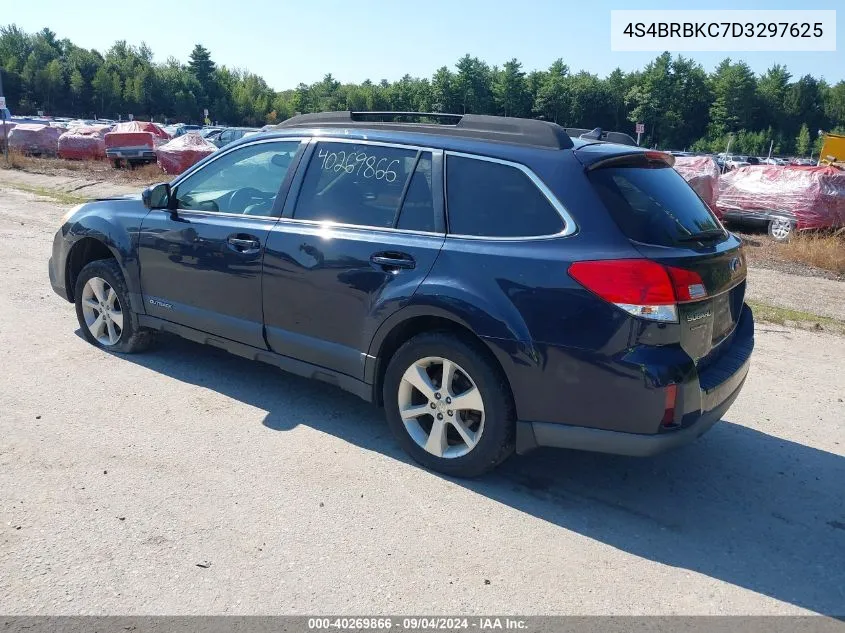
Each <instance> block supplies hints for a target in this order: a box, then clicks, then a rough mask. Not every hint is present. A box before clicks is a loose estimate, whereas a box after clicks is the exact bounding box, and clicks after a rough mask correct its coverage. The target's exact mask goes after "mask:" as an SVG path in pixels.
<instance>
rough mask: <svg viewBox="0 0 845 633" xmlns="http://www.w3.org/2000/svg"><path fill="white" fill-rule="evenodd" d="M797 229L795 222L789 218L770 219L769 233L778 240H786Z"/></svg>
mask: <svg viewBox="0 0 845 633" xmlns="http://www.w3.org/2000/svg"><path fill="white" fill-rule="evenodd" d="M794 231H795V223H794V222H793V221H792V220H790V219H788V218H772V219H771V220H769V235H770V236H771V237H772V239H773V240H775V241H776V242H786V241H788V240H789V238H790V237H792V234H793V233H794Z"/></svg>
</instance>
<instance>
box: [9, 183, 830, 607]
mask: <svg viewBox="0 0 845 633" xmlns="http://www.w3.org/2000/svg"><path fill="white" fill-rule="evenodd" d="M66 208H67V207H66V206H64V207H63V206H61V205H58V204H56V203H55V202H51V201H45V200H39V199H37V198H35V197H34V196H33V195H32V194H26V193H22V192H20V191H17V190H12V189H2V188H0V262H2V263H3V266H4V270H5V275H4V277H3V282H2V283H0V365H2V376H3V378H2V380H1V381H0V604H2V605H3V612H4V613H6V614H24V613H30V614H34V613H41V614H43V613H49V614H71V613H73V614H79V613H84V614H142V613H143V614H199V613H221V614H222V613H240V614H253V613H254V614H257V613H261V614H272V613H326V612H333V613H356V614H364V613H491V612H496V613H502V612H506V613H521V614H530V613H579V614H596V613H611V614H673V613H684V614H705V613H706V614H740V613H741V614H790V613H802V612H821V613H839V614H842V613H845V495H843V482H845V403H843V400H845V380H843V378H842V366H843V358H845V338H843V337H837V336H833V335H830V334H827V333H824V332H822V333H813V332H806V331H799V330H791V329H788V328H784V327H780V326H773V325H765V324H761V325H759V326H758V329H757V349H756V351H755V356H754V360H753V365H752V370H751V374H750V376H749V379H748V383H747V385H746V388H745V390H744V391H743V393H742V394H741V396H740V398H739V399H738V400H737V402H736V403H735V405H734V406H733V407H732V409H731V410H730V411H729V412H728V413H727V416H726V418H725V420H724V421H723V422H721V423H720V424H718V425H717V426H716V427H715V428H714V429H713V430H712V431H711V432H710V433H709V434H708V435H706V436H705V437H704V438H702V439H701V440H700V441H698V442H697V443H696V444H694V445H692V446H688V447H685V448H683V449H681V450H679V451H676V452H674V453H671V454H668V455H664V456H660V457H658V458H653V459H643V460H638V459H633V458H621V457H610V456H602V455H593V454H584V453H574V452H568V451H548V452H538V453H535V454H533V455H530V456H525V457H521V458H515V459H512V460H511V461H509V462H508V463H507V464H506V465H505V466H504V467H503V468H502V469H501V470H499V471H497V472H496V473H495V474H493V475H492V476H490V477H488V478H485V479H483V480H479V481H457V480H450V479H446V478H443V477H440V476H437V475H435V474H432V473H428V472H426V471H424V470H421V469H420V468H418V467H416V466H415V465H413V464H411V463H409V461H408V459H407V458H406V457H405V456H404V454H403V453H402V452H401V451H400V450H399V449H398V448H397V446H396V444H395V443H394V441H393V440H392V439H391V437H390V435H389V433H388V430H387V428H386V425H385V423H384V421H383V417H382V414H381V412H380V411H378V410H376V409H374V408H372V407H371V406H369V405H367V404H365V403H363V402H361V401H359V400H357V399H356V398H354V397H353V396H350V395H348V394H345V393H343V392H340V391H336V390H334V389H332V388H329V387H326V386H325V385H321V384H316V383H312V382H309V381H305V380H302V379H298V378H295V377H292V376H289V375H286V374H284V373H282V372H279V371H277V370H275V369H273V368H271V367H269V366H265V365H262V364H259V363H250V362H248V361H245V360H241V359H238V358H235V357H231V356H228V355H227V354H225V353H223V352H220V351H217V350H214V349H210V348H204V347H200V346H197V345H194V344H191V343H187V342H183V341H180V340H177V339H172V338H168V339H163V340H161V341H160V342H159V345H158V346H157V347H156V348H155V349H154V350H153V351H151V352H149V353H147V354H144V355H137V356H132V357H119V356H114V355H110V354H108V353H105V352H102V351H99V350H97V349H95V348H93V347H91V346H90V345H88V344H87V343H85V342H84V341H83V340H82V338H81V337H80V336H79V334H78V333H77V324H76V319H75V316H74V312H73V308H72V306H71V305H70V304H68V303H66V302H63V301H62V300H60V299H59V298H58V297H56V296H55V295H54V294H53V293H52V291H51V289H50V287H49V283H48V280H47V270H46V262H47V258H48V256H49V251H50V245H51V241H52V236H53V233H54V231H55V229H56V224H57V220H58V218H59V216H60V215H61V214H62V213H63V211H64V210H65V209H66ZM824 281H826V280H824ZM830 283H839V282H830ZM839 287H841V286H839Z"/></svg>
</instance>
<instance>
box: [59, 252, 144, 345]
mask: <svg viewBox="0 0 845 633" xmlns="http://www.w3.org/2000/svg"><path fill="white" fill-rule="evenodd" d="M74 298H75V303H76V317H77V319H78V320H79V326H80V328H81V330H82V335H83V336H84V337H85V340H86V341H88V342H89V343H91V344H92V345H96V346H97V347H101V348H103V349H107V350H109V351H114V352H120V353H123V354H130V353H132V352H140V351H142V350H144V349H146V348H147V346H148V345H149V343H150V338H151V336H152V334H151V332H149V331H148V330H144V329H142V328H141V327H140V325H139V324H138V315H137V314H135V313H134V312H133V311H132V310H131V309H130V306H129V292H128V290H127V289H126V282H125V281H124V279H123V273H122V272H121V270H120V266H118V265H117V262H116V261H114V260H113V259H100V260H97V261H93V262H91V263H90V264H88V265H86V266H85V267H84V268H83V269H82V270H81V271H80V273H79V277H77V279H76V286H75V289H74Z"/></svg>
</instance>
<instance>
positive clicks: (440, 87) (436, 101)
mask: <svg viewBox="0 0 845 633" xmlns="http://www.w3.org/2000/svg"><path fill="white" fill-rule="evenodd" d="M431 99H432V105H431V107H432V110H434V111H435V112H458V96H457V92H456V86H455V75H454V74H453V73H452V72H451V71H450V70H449V69H448V68H447V67H446V66H442V67H441V68H438V69H437V71H436V72H435V73H434V77H433V78H432V80H431Z"/></svg>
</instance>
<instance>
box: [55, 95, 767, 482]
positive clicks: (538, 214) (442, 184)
mask: <svg viewBox="0 0 845 633" xmlns="http://www.w3.org/2000/svg"><path fill="white" fill-rule="evenodd" d="M602 138H603V136H602V134H601V131H599V133H598V134H592V135H591V134H583V135H577V136H575V137H574V138H573V137H570V135H569V134H567V133H566V131H565V130H564V128H562V127H559V126H558V125H556V124H554V123H550V122H546V121H540V120H527V119H513V118H500V117H487V116H474V115H463V116H461V115H445V114H433V115H412V114H408V113H355V112H331V113H320V114H306V115H299V116H296V117H294V118H292V119H290V120H288V121H286V122H284V123H282V124H280V125H279V126H277V127H276V129H274V130H272V131H269V132H265V133H262V134H259V135H256V136H252V137H249V138H245V139H242V140H241V141H238V142H236V143H234V144H232V145H230V146H228V147H226V148H225V149H222V150H220V151H218V152H216V153H215V154H212V155H211V156H209V157H208V158H206V159H205V160H203V161H201V162H200V163H198V164H197V165H195V166H194V167H193V168H191V169H190V170H189V171H187V172H186V173H184V174H183V175H181V176H179V177H177V178H176V179H175V180H173V181H172V182H170V183H162V184H158V185H154V186H152V187H149V188H147V189H146V190H145V191H144V192H143V194H142V195H141V196H140V197H136V198H125V199H109V200H99V201H94V202H90V203H87V204H83V205H81V206H79V207H77V208H75V209H73V210H72V211H71V212H69V214H68V215H67V216H66V217H65V218H64V221H63V223H62V226H61V228H60V230H59V231H58V233H57V234H56V237H55V241H54V244H53V252H52V257H51V259H50V262H49V274H50V281H51V284H52V286H53V289H54V290H55V291H56V292H57V293H58V294H59V295H60V296H61V297H63V298H65V299H66V300H68V301H70V302H73V303H75V305H76V314H77V317H78V320H79V324H80V328H81V332H82V334H83V335H84V337H85V338H86V339H87V340H88V341H89V342H90V343H91V344H92V345H95V346H98V347H101V348H103V349H105V350H109V351H111V352H117V353H130V352H138V351H141V350H143V349H144V348H145V347H146V346H147V345H148V343H149V342H150V340H151V337H152V335H153V334H154V333H155V332H158V331H165V332H170V333H173V334H176V335H179V336H182V337H185V338H187V339H191V340H193V341H197V342H200V343H205V344H210V345H213V346H215V347H219V348H223V349H225V350H228V351H229V352H231V353H233V354H237V355H240V356H243V357H247V358H250V359H255V360H260V361H264V362H267V363H270V364H272V365H275V366H277V367H280V368H282V369H284V370H287V371H289V372H292V373H294V374H298V375H301V376H307V377H312V378H315V379H317V380H321V381H324V382H327V383H331V384H333V385H336V386H338V387H340V388H342V389H345V390H347V391H350V392H352V393H354V394H356V395H358V396H360V397H361V398H363V399H365V400H367V401H370V402H373V403H375V404H376V405H381V406H383V407H384V409H385V410H386V416H387V420H388V424H389V426H390V428H391V429H392V431H393V433H394V434H395V436H396V438H397V441H398V442H399V444H401V446H402V447H403V448H404V449H405V450H406V451H407V452H408V453H410V455H411V456H412V457H413V458H414V459H415V460H417V461H418V462H419V463H421V464H423V465H424V466H426V467H428V468H431V469H434V470H437V471H439V472H442V473H445V474H449V475H456V476H475V475H479V474H481V473H483V472H485V471H487V470H489V469H491V468H493V467H495V466H496V465H497V464H499V463H500V462H502V461H503V460H504V459H505V458H506V457H508V456H509V455H510V454H511V453H513V452H514V451H516V452H518V453H526V452H529V451H531V450H532V449H534V448H536V447H538V446H551V447H563V448H573V449H583V450H590V451H600V452H606V453H617V454H626V455H641V456H644V455H651V454H655V453H658V452H660V451H663V450H666V449H669V448H672V447H676V446H679V445H681V444H684V443H687V442H689V441H691V440H693V439H695V438H697V437H699V436H700V435H702V434H703V433H704V432H705V431H707V430H708V429H709V428H710V427H711V426H713V424H714V423H716V422H717V421H718V420H719V419H720V418H721V417H722V415H723V414H724V413H725V411H726V410H727V409H728V407H730V405H731V404H732V403H733V401H734V400H735V399H736V397H737V395H738V394H739V392H740V389H741V388H742V385H743V383H744V381H745V377H746V374H747V372H748V367H749V362H750V356H751V352H752V348H753V344H754V326H753V318H752V314H751V310H750V309H749V308H748V306H747V305H745V303H744V294H745V283H746V282H745V279H746V262H745V258H744V255H743V251H742V247H741V242H740V240H739V239H737V238H736V237H735V236H734V235H732V234H731V233H729V232H727V231H725V229H724V228H723V227H722V225H721V224H720V223H719V221H718V219H717V218H716V217H715V216H714V215H713V213H712V212H711V211H710V209H709V208H708V207H707V205H706V204H704V203H703V202H702V200H701V199H700V198H699V197H698V196H697V195H696V193H695V192H694V191H693V190H692V189H691V188H690V187H689V186H688V185H687V184H686V182H685V181H684V180H683V179H682V178H681V177H680V176H679V175H678V174H677V173H676V172H675V170H674V169H672V168H671V165H672V162H673V158H672V157H671V155H669V154H664V153H662V152H656V151H649V150H643V149H641V148H638V147H632V146H630V145H623V144H617V143H612V142H606V141H603V140H601V139H602ZM604 138H607V137H606V136H605V137H604Z"/></svg>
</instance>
